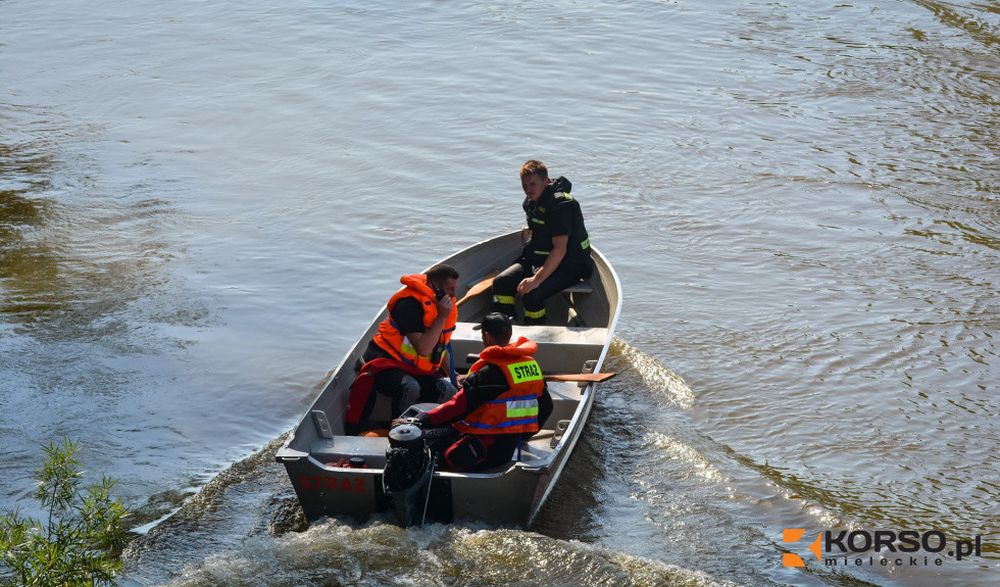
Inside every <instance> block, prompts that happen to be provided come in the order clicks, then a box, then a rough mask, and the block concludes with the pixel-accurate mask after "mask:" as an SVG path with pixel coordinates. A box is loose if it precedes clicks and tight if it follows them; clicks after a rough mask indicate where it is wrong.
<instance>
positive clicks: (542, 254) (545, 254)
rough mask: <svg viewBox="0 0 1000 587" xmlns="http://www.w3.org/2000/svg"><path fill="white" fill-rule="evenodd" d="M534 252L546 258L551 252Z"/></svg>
mask: <svg viewBox="0 0 1000 587" xmlns="http://www.w3.org/2000/svg"><path fill="white" fill-rule="evenodd" d="M532 252H533V253H535V254H536V255H541V256H543V257H545V256H548V254H549V253H550V252H551V251H532Z"/></svg>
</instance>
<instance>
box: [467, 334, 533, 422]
mask: <svg viewBox="0 0 1000 587" xmlns="http://www.w3.org/2000/svg"><path fill="white" fill-rule="evenodd" d="M537 351H538V344H537V343H535V342H532V341H530V340H528V339H526V338H524V337H523V336H522V337H519V338H518V339H517V340H516V341H514V342H513V343H511V344H509V345H507V346H505V347H500V346H491V347H487V348H485V349H483V352H481V353H479V360H478V361H476V363H475V364H474V365H472V367H470V368H469V373H475V372H476V371H478V370H480V369H482V368H483V367H484V366H486V364H487V363H489V364H492V365H496V366H497V367H499V368H500V370H501V371H502V372H503V375H504V377H505V378H506V379H507V385H508V386H509V388H508V389H507V391H505V392H503V393H501V394H500V395H499V396H497V398H496V399H493V400H490V401H488V402H486V403H484V404H483V405H481V406H479V407H478V408H476V409H475V410H473V411H472V413H470V414H469V415H467V416H465V417H464V418H462V419H461V420H459V421H458V422H456V423H455V428H456V429H457V430H458V431H459V432H464V433H466V434H519V433H528V434H533V433H535V432H538V427H539V422H538V398H540V397H541V396H542V391H543V390H544V389H545V381H544V380H543V379H542V369H541V368H540V367H539V366H538V363H537V362H535V359H533V358H532V355H533V354H535V353H536V352H537Z"/></svg>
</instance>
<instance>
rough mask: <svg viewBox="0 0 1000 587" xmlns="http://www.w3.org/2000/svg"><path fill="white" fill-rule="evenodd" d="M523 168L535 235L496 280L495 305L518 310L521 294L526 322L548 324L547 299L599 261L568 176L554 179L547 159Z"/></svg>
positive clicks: (526, 203)
mask: <svg viewBox="0 0 1000 587" xmlns="http://www.w3.org/2000/svg"><path fill="white" fill-rule="evenodd" d="M520 173H521V189H523V190H524V195H525V198H524V202H523V203H522V204H521V207H522V208H524V213H525V215H526V216H527V221H528V228H529V229H530V230H531V239H530V240H529V241H528V243H527V244H525V246H524V250H523V251H522V252H521V257H520V258H519V259H518V260H517V261H516V262H515V263H514V264H513V265H511V266H510V267H508V268H507V269H505V270H504V271H503V272H501V273H500V275H498V276H497V277H496V279H494V280H493V305H494V309H495V310H496V311H498V312H503V313H504V314H507V315H508V316H513V315H514V302H515V299H516V297H515V296H518V295H519V296H521V300H522V301H523V303H524V321H525V323H526V324H544V323H545V300H546V299H548V298H549V297H551V296H552V295H553V294H556V293H558V292H560V291H562V290H564V289H566V288H567V287H569V286H571V285H573V284H575V283H579V282H580V281H581V280H583V279H587V278H588V277H590V275H591V273H593V270H594V262H593V260H592V259H591V258H590V237H589V236H588V235H587V227H586V226H584V223H583V212H582V211H581V210H580V203H579V202H577V201H576V200H575V199H574V198H573V196H571V195H569V192H570V190H571V189H572V187H573V186H572V184H570V182H569V180H568V179H566V178H565V177H559V178H557V179H556V180H555V181H552V180H550V179H549V170H548V168H546V167H545V164H544V163H542V162H541V161H536V160H534V159H532V160H529V161H525V163H524V165H522V166H521V171H520Z"/></svg>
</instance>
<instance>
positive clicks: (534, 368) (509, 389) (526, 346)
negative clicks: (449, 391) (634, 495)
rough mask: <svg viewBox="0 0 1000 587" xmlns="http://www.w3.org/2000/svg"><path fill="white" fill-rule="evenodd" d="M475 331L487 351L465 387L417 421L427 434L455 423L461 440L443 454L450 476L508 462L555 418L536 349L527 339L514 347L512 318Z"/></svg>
mask: <svg viewBox="0 0 1000 587" xmlns="http://www.w3.org/2000/svg"><path fill="white" fill-rule="evenodd" d="M474 329H475V330H481V331H482V338H483V346H484V347H485V348H484V349H483V351H482V352H481V353H480V354H479V360H478V361H476V363H475V364H473V365H472V367H471V368H469V375H468V377H466V378H465V381H464V382H463V383H462V388H461V389H460V390H459V391H458V393H457V394H455V396H454V397H452V398H451V399H450V400H448V401H447V402H445V403H443V404H441V405H440V406H437V407H436V408H434V409H433V410H430V411H428V412H423V413H421V414H420V415H419V416H417V420H418V421H419V423H420V426H421V427H422V428H424V429H427V428H431V427H441V426H446V425H448V424H451V425H452V428H453V429H454V431H455V432H456V433H457V434H458V435H459V436H458V439H457V440H455V441H454V442H452V443H451V445H450V446H448V447H447V448H446V449H445V450H444V451H443V457H444V466H445V468H446V469H448V470H451V471H480V470H483V469H488V468H491V467H495V466H498V465H502V464H504V463H506V462H509V461H510V460H511V457H512V456H513V454H514V451H515V450H516V449H517V448H518V447H519V445H520V443H521V442H522V441H523V440H527V439H528V438H529V437H531V435H532V434H534V433H536V432H538V429H539V427H540V425H541V423H543V422H545V420H546V419H547V418H548V417H549V414H551V413H552V397H551V396H550V395H549V391H548V387H547V386H546V385H545V381H544V380H543V379H542V370H541V368H539V366H538V363H537V362H536V361H535V359H534V358H532V355H533V354H534V353H535V352H537V350H538V344H537V343H535V342H532V341H530V340H528V339H526V338H524V337H523V336H522V337H519V338H518V339H517V340H515V341H514V342H513V343H512V342H511V341H510V339H511V335H512V327H511V321H510V318H508V317H507V316H506V315H505V314H502V313H499V312H492V313H490V314H487V315H486V316H485V317H484V318H483V319H482V322H481V323H480V324H479V325H478V326H475V327H474ZM393 423H394V424H396V423H399V421H394V422H393Z"/></svg>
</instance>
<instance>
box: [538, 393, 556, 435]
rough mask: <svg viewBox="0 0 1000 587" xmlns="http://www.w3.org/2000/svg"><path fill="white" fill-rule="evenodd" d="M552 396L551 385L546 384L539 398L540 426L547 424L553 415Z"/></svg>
mask: <svg viewBox="0 0 1000 587" xmlns="http://www.w3.org/2000/svg"><path fill="white" fill-rule="evenodd" d="M553 407H554V406H553V404H552V396H551V395H550V394H549V385H548V384H545V388H544V389H542V396H541V397H539V398H538V427H539V428H541V427H542V426H544V425H545V421H546V420H548V419H549V416H551V415H552V408H553Z"/></svg>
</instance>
